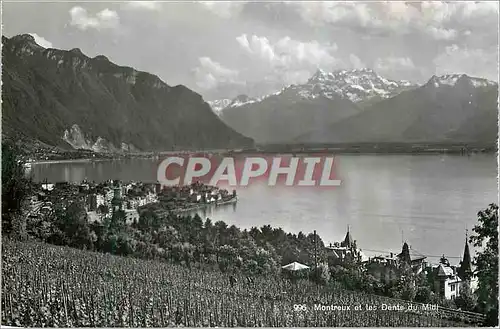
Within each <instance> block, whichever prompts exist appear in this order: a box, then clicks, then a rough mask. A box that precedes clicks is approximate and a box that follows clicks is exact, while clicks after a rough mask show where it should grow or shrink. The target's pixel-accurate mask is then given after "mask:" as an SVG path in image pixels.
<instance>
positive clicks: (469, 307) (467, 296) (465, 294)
mask: <svg viewBox="0 0 500 329" xmlns="http://www.w3.org/2000/svg"><path fill="white" fill-rule="evenodd" d="M455 304H456V305H457V307H459V308H460V309H461V310H463V311H474V309H475V308H476V298H475V296H474V294H473V293H472V290H471V288H470V286H469V284H468V283H467V282H465V283H463V284H462V286H461V287H460V294H459V295H458V297H457V298H456V299H455Z"/></svg>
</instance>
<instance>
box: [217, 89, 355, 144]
mask: <svg viewBox="0 0 500 329" xmlns="http://www.w3.org/2000/svg"><path fill="white" fill-rule="evenodd" d="M360 111H361V109H360V108H359V107H358V106H356V105H355V104H354V103H352V102H351V101H349V100H347V99H342V98H339V99H330V98H327V97H324V96H319V97H317V98H315V99H312V100H310V99H303V98H301V97H300V96H297V95H296V94H295V93H294V92H292V91H285V92H284V93H281V94H279V95H272V96H269V97H267V98H265V99H263V100H262V101H260V102H254V103H247V104H245V105H242V106H238V107H234V108H232V107H226V109H224V110H223V111H222V114H221V118H222V120H223V121H224V122H226V123H227V124H228V125H229V126H231V127H232V128H234V129H235V130H236V131H239V132H241V133H242V134H244V135H246V136H250V137H252V138H253V139H255V141H257V142H260V143H282V142H283V143H286V142H288V141H290V140H293V138H295V137H296V136H297V135H300V134H303V133H306V132H308V131H311V130H313V129H317V128H319V127H323V126H325V125H328V124H330V123H334V122H337V121H339V120H341V119H345V118H347V117H349V116H351V115H354V114H357V113H359V112H360Z"/></svg>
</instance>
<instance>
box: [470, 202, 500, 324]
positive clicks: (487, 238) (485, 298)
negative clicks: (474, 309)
mask: <svg viewBox="0 0 500 329" xmlns="http://www.w3.org/2000/svg"><path fill="white" fill-rule="evenodd" d="M477 216H478V221H479V224H478V225H476V226H475V227H474V228H473V229H472V231H473V232H474V234H473V235H472V236H471V237H470V242H471V243H472V244H473V245H474V247H478V248H481V251H479V252H478V253H477V255H476V257H474V262H473V264H474V265H475V266H476V273H475V274H476V276H477V278H478V280H479V286H478V291H477V293H478V307H479V309H480V310H481V311H482V312H484V313H486V314H487V317H488V319H487V323H486V325H487V326H493V327H494V326H497V325H498V206H497V205H496V204H490V205H489V207H488V208H487V209H485V210H482V211H479V212H478V214H477Z"/></svg>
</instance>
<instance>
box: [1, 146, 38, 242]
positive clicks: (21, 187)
mask: <svg viewBox="0 0 500 329" xmlns="http://www.w3.org/2000/svg"><path fill="white" fill-rule="evenodd" d="M31 184H32V181H31V178H29V177H26V174H25V169H24V161H23V159H22V153H21V151H20V149H19V148H18V147H17V146H16V145H14V144H12V143H8V142H6V143H2V233H4V234H6V235H11V236H12V237H14V238H16V239H21V240H23V239H25V238H26V237H27V232H26V217H27V216H25V214H24V212H25V210H26V208H27V205H26V202H27V200H28V197H29V195H30V193H31Z"/></svg>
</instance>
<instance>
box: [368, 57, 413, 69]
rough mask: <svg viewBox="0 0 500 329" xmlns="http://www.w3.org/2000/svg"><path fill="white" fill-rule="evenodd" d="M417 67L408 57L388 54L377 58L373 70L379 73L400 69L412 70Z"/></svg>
mask: <svg viewBox="0 0 500 329" xmlns="http://www.w3.org/2000/svg"><path fill="white" fill-rule="evenodd" d="M416 69H417V68H416V67H415V64H414V63H413V61H412V59H411V58H409V57H395V56H390V57H386V58H378V59H377V60H376V61H375V70H376V71H378V72H380V73H391V72H401V71H407V72H408V71H414V70H416Z"/></svg>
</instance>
